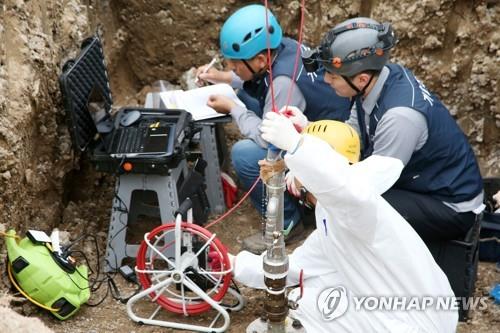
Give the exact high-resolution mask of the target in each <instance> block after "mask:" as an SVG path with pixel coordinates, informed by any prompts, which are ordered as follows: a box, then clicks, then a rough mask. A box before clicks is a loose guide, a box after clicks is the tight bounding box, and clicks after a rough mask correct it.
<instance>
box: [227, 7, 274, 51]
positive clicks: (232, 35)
mask: <svg viewBox="0 0 500 333" xmlns="http://www.w3.org/2000/svg"><path fill="white" fill-rule="evenodd" d="M265 11H266V8H265V7H264V6H262V5H249V6H245V7H243V8H240V9H238V10H237V11H236V12H234V13H233V15H231V16H230V17H229V18H228V19H227V20H226V22H225V23H224V25H223V26H222V29H221V32H220V49H221V51H222V54H223V55H224V57H225V58H228V59H240V60H247V59H251V58H253V57H254V56H256V55H257V54H258V53H259V52H261V51H263V50H265V49H266V48H267V38H268V37H267V33H266V30H265V27H266V12H265ZM267 13H268V14H267V15H268V16H267V19H268V24H269V29H268V31H269V44H270V48H271V49H275V48H277V47H278V46H279V45H280V43H281V38H282V36H283V32H282V30H281V27H280V25H279V23H278V20H276V17H274V15H273V14H272V13H271V11H269V10H268V12H267Z"/></svg>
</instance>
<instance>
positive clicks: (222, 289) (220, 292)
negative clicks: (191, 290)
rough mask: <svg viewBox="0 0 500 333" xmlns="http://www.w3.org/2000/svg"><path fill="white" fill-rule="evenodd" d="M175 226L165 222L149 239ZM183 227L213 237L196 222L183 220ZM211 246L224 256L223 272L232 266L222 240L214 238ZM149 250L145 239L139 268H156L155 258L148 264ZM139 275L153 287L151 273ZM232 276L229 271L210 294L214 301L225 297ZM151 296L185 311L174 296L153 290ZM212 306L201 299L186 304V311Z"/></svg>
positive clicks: (170, 307) (144, 283) (144, 284)
mask: <svg viewBox="0 0 500 333" xmlns="http://www.w3.org/2000/svg"><path fill="white" fill-rule="evenodd" d="M174 228H175V223H170V224H163V225H161V226H159V227H157V228H155V229H153V230H152V231H151V232H150V233H149V235H148V239H149V241H154V240H156V237H158V236H160V235H161V232H163V231H168V230H171V229H174ZM181 229H182V230H183V231H184V232H186V231H188V232H191V233H192V234H195V235H202V236H204V238H205V239H207V240H208V239H210V237H212V233H211V232H210V231H208V230H206V229H205V228H203V227H200V226H198V225H196V224H194V223H186V222H183V223H181ZM210 247H211V248H214V249H217V250H218V251H219V253H220V254H221V256H222V257H220V258H219V260H220V263H221V266H220V271H219V272H223V271H225V270H228V269H229V268H230V267H231V264H230V262H229V257H228V255H227V249H226V248H225V246H224V245H223V244H222V243H221V242H220V240H219V239H218V238H214V239H213V240H212V242H211V244H210ZM147 252H148V245H147V243H146V242H145V241H144V240H143V241H142V242H141V245H140V246H139V250H138V251H137V261H136V265H137V269H139V270H147V269H154V263H155V262H156V260H154V262H152V263H149V265H151V266H149V265H147V264H146V256H147ZM137 276H138V277H139V282H140V283H141V285H142V287H143V288H144V289H147V288H149V287H151V285H152V281H151V276H150V274H148V273H140V272H138V273H137ZM231 278H232V273H227V274H225V275H224V276H223V277H222V281H221V282H222V283H221V285H220V287H219V288H218V291H217V292H216V293H215V294H214V295H212V296H210V297H211V298H212V299H213V300H214V301H216V302H219V301H220V300H222V298H223V297H224V295H225V294H226V292H227V290H228V288H229V285H230V283H231ZM149 296H150V297H151V298H155V297H156V296H158V298H157V299H156V303H158V304H159V305H160V306H162V307H163V308H165V309H167V310H168V311H170V312H173V313H178V314H183V313H184V307H183V304H182V302H179V301H178V300H176V299H173V298H172V297H168V296H166V295H165V294H163V293H162V294H160V295H157V294H156V292H154V291H153V292H151V293H150V294H149ZM211 308H212V306H211V305H210V304H209V303H207V302H205V301H203V300H201V301H199V302H193V303H190V304H185V309H186V312H187V313H188V314H190V315H196V314H200V313H203V312H206V311H208V310H210V309H211Z"/></svg>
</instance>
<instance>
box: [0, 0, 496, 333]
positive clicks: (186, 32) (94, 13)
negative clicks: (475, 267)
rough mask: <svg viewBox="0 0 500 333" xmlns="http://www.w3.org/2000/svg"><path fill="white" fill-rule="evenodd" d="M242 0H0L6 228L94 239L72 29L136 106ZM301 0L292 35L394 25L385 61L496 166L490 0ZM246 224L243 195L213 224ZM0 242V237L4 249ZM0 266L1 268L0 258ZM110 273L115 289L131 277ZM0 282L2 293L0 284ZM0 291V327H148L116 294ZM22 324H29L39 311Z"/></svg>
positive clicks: (103, 209)
mask: <svg viewBox="0 0 500 333" xmlns="http://www.w3.org/2000/svg"><path fill="white" fill-rule="evenodd" d="M246 3H250V1H235V0H228V1H221V0H213V1H210V0H185V1H171V0H158V1H145V0H126V1H125V0H44V1H42V0H0V18H1V19H0V41H1V43H0V226H1V227H2V228H4V229H5V228H15V229H17V230H18V231H19V232H24V231H26V230H27V229H29V228H37V229H41V230H46V231H49V230H51V229H52V228H54V227H58V228H59V229H60V230H63V231H67V232H68V233H69V234H70V235H72V236H73V237H74V236H76V235H78V234H81V233H82V232H83V231H91V232H92V233H94V234H96V235H97V236H98V237H99V240H100V242H101V243H100V244H101V246H104V241H105V238H106V235H107V228H108V224H109V208H110V206H111V197H112V187H113V184H114V179H113V178H112V177H111V176H107V175H102V174H99V173H96V172H95V171H94V169H93V167H92V165H90V163H89V161H88V160H87V158H86V157H85V154H81V153H80V152H78V151H75V149H74V148H73V147H72V143H71V137H70V135H69V131H68V128H67V126H66V118H65V113H64V108H63V106H62V99H61V95H60V92H59V85H58V75H59V74H60V73H61V68H62V65H63V64H64V62H65V61H66V60H68V59H71V58H74V57H75V55H76V54H77V52H78V50H79V45H80V43H81V41H82V40H83V39H84V38H85V37H87V36H89V35H90V34H93V33H98V34H100V35H101V36H102V38H103V43H104V49H105V53H106V60H107V63H108V69H109V72H110V79H111V89H112V92H113V96H114V104H115V106H116V107H118V106H120V105H142V103H143V102H144V95H145V93H146V92H147V91H149V90H150V89H151V85H152V83H153V82H154V81H156V80H159V79H163V80H168V81H170V82H172V83H175V84H179V83H181V82H180V81H181V80H180V76H181V74H182V73H184V72H185V71H186V70H188V69H189V68H190V67H192V66H197V65H201V64H203V63H205V62H207V61H209V60H210V59H211V58H212V57H213V56H214V55H215V54H217V40H218V38H217V36H218V31H219V27H220V25H221V23H222V22H223V20H224V18H225V17H227V15H228V14H229V13H230V12H232V11H233V10H234V9H235V8H237V7H239V6H242V5H244V4H246ZM299 4H300V3H299V1H296V0H295V1H282V0H275V1H270V6H271V8H272V9H273V11H274V12H275V13H276V14H277V16H278V17H279V19H280V21H281V24H282V26H283V27H284V30H285V32H286V33H287V34H288V35H291V36H296V35H297V33H298V22H299V14H298V8H299ZM306 8H307V14H306V19H305V29H304V31H305V40H306V41H307V42H309V43H311V44H315V43H317V42H318V41H319V39H320V38H321V36H322V34H323V33H324V31H325V30H326V29H328V28H329V27H332V26H333V25H334V24H335V23H337V22H340V21H341V20H344V19H346V18H348V17H353V16H356V15H365V16H372V17H374V18H376V19H378V20H380V21H391V22H392V23H393V24H394V28H395V30H396V32H397V33H398V35H399V38H400V43H399V45H398V46H397V47H396V49H395V51H394V53H393V58H394V60H395V61H398V62H400V63H403V64H405V65H406V66H408V67H410V68H411V69H412V70H413V71H414V72H415V73H416V74H417V75H418V76H419V78H421V79H422V81H424V82H425V83H426V84H427V86H428V87H429V88H430V89H431V90H433V91H435V92H436V93H437V94H438V95H439V96H440V97H441V98H442V99H443V101H444V102H445V103H446V104H447V105H448V106H449V108H450V110H451V112H452V113H453V115H454V116H455V117H456V119H457V121H458V123H459V124H460V126H461V127H462V129H463V130H464V132H465V133H466V134H467V135H468V137H469V139H470V141H471V143H472V144H473V147H474V149H475V151H476V153H477V156H478V159H479V161H480V164H481V169H482V172H483V175H484V176H500V163H499V160H500V131H499V128H500V107H499V101H498V98H499V96H500V84H499V78H500V73H499V72H500V66H499V64H500V33H499V32H498V29H497V28H498V26H499V25H500V4H499V2H498V1H496V0H479V1H467V0H423V1H418V2H415V1H409V0H402V1H398V2H394V1H387V0H377V1H375V0H370V1H360V0H358V1H346V0H340V1H321V0H309V1H306ZM233 138H234V136H233ZM259 223H260V221H259V219H258V217H257V215H256V214H255V212H254V211H253V210H252V208H251V207H249V206H248V204H247V205H246V206H244V207H243V208H242V209H241V210H239V211H238V212H237V213H236V215H235V216H233V217H232V218H230V219H229V220H228V221H227V222H224V223H223V224H221V225H220V226H217V227H216V228H215V229H216V231H218V233H219V235H220V237H221V238H222V240H223V241H224V242H225V244H227V245H228V246H229V248H230V249H231V250H232V251H236V250H237V249H238V246H239V244H238V239H241V238H242V237H244V236H245V235H248V234H250V233H251V232H252V231H255V230H257V228H258V226H259ZM2 244H3V241H2V240H0V251H1V255H2V257H5V247H4V246H3V245H2ZM101 250H102V249H101ZM89 251H91V252H92V250H91V249H89ZM480 268H481V269H480V273H479V280H478V283H477V287H478V288H477V290H476V295H484V294H485V293H487V290H488V288H490V287H491V285H492V284H493V283H495V282H499V281H500V276H499V273H498V272H495V270H494V269H493V267H492V265H488V264H481V267H480ZM0 271H2V272H4V271H5V267H4V266H3V263H2V264H0ZM117 280H119V278H117ZM4 281H5V278H4ZM119 284H120V286H123V288H124V290H126V288H128V287H130V286H127V284H126V283H125V282H123V281H122V282H119ZM0 289H1V290H2V291H3V292H7V291H8V289H9V287H8V283H4V284H3V285H2V287H1V288H0ZM244 293H245V294H246V295H247V296H249V297H250V298H253V299H255V300H256V299H258V298H259V297H261V295H260V294H256V295H254V294H252V292H251V291H250V290H246V291H244ZM94 297H96V298H97V299H99V295H95V296H94ZM2 304H3V306H0V318H2V316H3V318H8V319H9V320H0V323H2V324H0V325H3V324H4V323H7V324H12V325H14V326H6V328H3V327H2V328H1V329H0V330H1V331H5V332H9V331H14V329H15V330H16V331H17V332H22V328H21V327H22V326H24V323H25V322H26V320H24V319H19V320H18V319H17V318H18V317H17V316H16V315H14V314H10V313H8V312H6V311H8V308H7V307H6V304H11V306H12V307H13V308H14V309H16V311H18V312H20V313H22V314H24V315H30V316H34V317H39V318H41V319H42V320H43V322H45V324H46V325H48V326H50V327H51V329H52V330H54V331H56V332H63V331H70V332H92V331H93V332H109V331H112V330H115V329H121V330H122V331H126V332H133V331H137V332H139V331H140V332H156V331H160V330H159V329H157V328H152V327H140V326H137V325H136V324H134V323H132V322H131V321H130V320H129V319H128V317H127V316H126V313H125V310H124V306H123V305H122V304H120V303H117V302H115V301H113V300H112V299H111V297H108V299H107V300H106V301H105V302H104V303H103V304H102V305H101V306H100V307H97V308H87V307H84V308H83V309H82V310H81V311H80V312H79V314H78V315H77V316H75V317H74V318H73V319H71V320H68V321H65V322H58V321H56V320H54V319H52V318H51V317H50V316H48V315H46V314H45V313H43V312H40V311H38V310H36V309H35V308H33V307H31V306H29V305H27V304H25V303H24V302H22V301H20V300H19V299H18V298H15V299H13V300H11V301H10V302H9V301H5V302H3V303H2ZM256 310H257V306H256V305H252V306H250V308H248V309H247V310H245V311H244V312H243V313H241V314H235V315H234V316H233V319H234V323H235V325H234V326H233V327H234V328H233V331H234V332H241V331H242V327H245V326H246V324H247V323H248V322H249V321H250V320H251V319H253V318H254V317H255V313H254V312H255V311H256ZM498 318H499V313H498V306H496V305H493V304H491V302H490V303H489V305H488V308H487V310H485V311H482V312H476V313H474V316H473V318H472V319H471V320H470V322H469V323H466V324H461V327H460V329H459V330H460V332H492V331H500V328H499V327H500V324H499V322H498ZM34 325H35V327H37V330H38V331H40V332H42V329H40V328H38V327H40V324H39V322H36V323H35V324H34ZM0 327H1V326H0ZM25 331H26V332H32V331H34V329H25Z"/></svg>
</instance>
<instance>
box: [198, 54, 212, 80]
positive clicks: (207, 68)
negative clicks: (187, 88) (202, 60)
mask: <svg viewBox="0 0 500 333" xmlns="http://www.w3.org/2000/svg"><path fill="white" fill-rule="evenodd" d="M216 61H217V58H216V57H213V58H212V60H211V61H210V62H209V63H208V65H207V67H205V69H204V70H203V71H202V72H201V74H205V73H206V72H208V70H209V69H210V67H212V66H213V65H214V64H215V62H216ZM195 81H196V82H198V81H200V78H199V77H196V80H195Z"/></svg>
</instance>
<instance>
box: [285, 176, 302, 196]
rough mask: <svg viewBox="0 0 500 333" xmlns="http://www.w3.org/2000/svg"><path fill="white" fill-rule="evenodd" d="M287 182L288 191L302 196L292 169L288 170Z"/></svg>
mask: <svg viewBox="0 0 500 333" xmlns="http://www.w3.org/2000/svg"><path fill="white" fill-rule="evenodd" d="M285 183H286V189H287V190H288V193H290V194H291V195H293V196H294V197H297V198H298V197H300V191H299V189H298V188H297V186H296V185H295V177H294V175H293V174H292V172H291V171H288V172H287V173H286V175H285Z"/></svg>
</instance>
